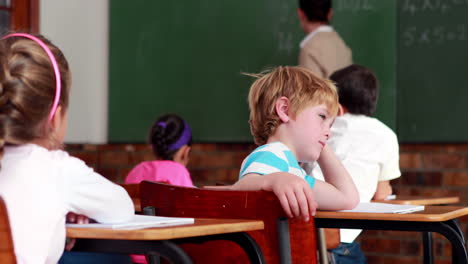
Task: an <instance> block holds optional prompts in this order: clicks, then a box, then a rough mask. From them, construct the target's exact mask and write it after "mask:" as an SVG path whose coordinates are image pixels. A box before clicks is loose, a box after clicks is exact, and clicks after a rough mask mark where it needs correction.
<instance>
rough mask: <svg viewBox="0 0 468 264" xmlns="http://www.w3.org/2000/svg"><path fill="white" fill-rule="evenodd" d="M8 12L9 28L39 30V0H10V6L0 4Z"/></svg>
mask: <svg viewBox="0 0 468 264" xmlns="http://www.w3.org/2000/svg"><path fill="white" fill-rule="evenodd" d="M0 10H5V11H7V12H9V13H10V30H15V31H18V30H19V31H25V32H29V33H38V32H39V0H11V3H10V6H9V7H6V6H0Z"/></svg>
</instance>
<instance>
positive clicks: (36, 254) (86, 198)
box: [0, 144, 134, 264]
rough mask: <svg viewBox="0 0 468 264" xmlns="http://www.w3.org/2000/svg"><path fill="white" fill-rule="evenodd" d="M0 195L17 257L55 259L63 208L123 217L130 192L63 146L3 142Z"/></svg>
mask: <svg viewBox="0 0 468 264" xmlns="http://www.w3.org/2000/svg"><path fill="white" fill-rule="evenodd" d="M4 151H5V152H4V156H3V158H2V159H1V160H0V165H1V167H0V195H1V196H2V197H3V199H4V200H5V202H6V206H7V211H8V216H9V219H10V226H11V230H12V233H13V243H14V247H15V253H16V258H17V261H18V263H28V264H30V263H41V264H43V263H54V264H55V263H57V262H58V260H59V258H60V256H61V255H62V253H63V250H64V244H65V218H66V214H67V213H68V212H74V213H76V214H82V215H86V216H88V217H89V218H92V219H95V220H96V221H98V222H106V223H114V222H125V221H128V220H129V219H130V218H131V217H132V216H133V214H134V208H133V203H132V200H131V198H130V197H129V196H128V194H127V192H126V191H125V190H124V189H123V188H122V187H120V186H118V185H116V184H114V183H112V182H110V181H109V180H107V179H105V178H104V177H102V176H101V175H99V174H97V173H96V172H94V171H93V169H92V168H90V167H88V166H87V165H86V164H85V163H84V162H83V161H81V160H79V159H77V158H74V157H71V156H69V155H68V153H66V152H65V151H61V150H55V151H49V150H47V149H45V148H43V147H40V146H38V145H34V144H26V145H22V146H17V147H11V146H7V147H5V148H4Z"/></svg>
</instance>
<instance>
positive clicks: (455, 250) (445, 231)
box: [437, 220, 468, 263]
mask: <svg viewBox="0 0 468 264" xmlns="http://www.w3.org/2000/svg"><path fill="white" fill-rule="evenodd" d="M456 227H459V226H458V225H457V224H456V223H455V222H454V220H449V221H447V222H444V223H441V228H440V231H437V232H439V233H440V234H442V235H444V236H445V237H446V238H447V239H448V240H449V241H450V242H451V243H452V263H468V254H467V252H466V248H465V240H464V239H463V235H462V233H460V232H461V231H460V229H459V228H458V229H457V228H456Z"/></svg>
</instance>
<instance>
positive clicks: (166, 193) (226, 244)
mask: <svg viewBox="0 0 468 264" xmlns="http://www.w3.org/2000/svg"><path fill="white" fill-rule="evenodd" d="M140 198H141V208H143V210H145V207H154V208H155V213H156V215H160V216H173V217H198V218H233V219H236V218H237V219H258V220H263V222H264V224H265V229H264V230H263V231H252V232H249V235H251V236H252V237H253V238H254V239H255V241H256V242H257V243H258V244H259V246H260V247H261V249H262V251H263V254H264V256H265V261H266V263H269V264H270V263H273V264H274V263H290V262H291V260H292V263H317V252H316V251H317V244H316V230H315V224H314V219H313V218H312V219H311V220H310V221H309V222H304V221H302V220H299V219H288V218H287V217H286V215H285V213H284V211H283V209H282V208H281V205H280V203H279V201H278V199H277V197H276V196H275V195H274V194H273V193H271V192H265V191H229V190H207V189H198V188H187V187H179V186H174V185H168V184H163V183H156V182H148V181H143V182H142V183H141V184H140ZM285 223H286V225H285ZM284 226H286V227H289V229H288V228H286V229H281V228H284ZM279 228H280V229H279ZM278 230H283V231H284V230H286V231H289V238H290V239H287V237H288V236H287V235H288V234H287V232H283V231H279V232H278ZM285 234H286V239H282V238H281V236H284V235H285ZM279 243H286V244H284V245H286V248H288V246H290V252H291V255H290V256H289V255H284V254H280V250H279V248H280V247H279ZM288 244H289V245H288ZM181 246H182V247H183V248H184V250H185V251H186V252H187V253H188V254H189V256H191V257H192V259H193V260H194V263H248V260H247V256H246V254H245V253H244V252H243V251H242V250H241V249H240V247H239V246H238V245H237V244H235V243H233V242H230V241H216V242H207V243H204V244H202V245H195V244H190V245H181ZM283 248H284V247H283Z"/></svg>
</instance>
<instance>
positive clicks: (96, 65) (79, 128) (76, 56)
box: [39, 0, 109, 143]
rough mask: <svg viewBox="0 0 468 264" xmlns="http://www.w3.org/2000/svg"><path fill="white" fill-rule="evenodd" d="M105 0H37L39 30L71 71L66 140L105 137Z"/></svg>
mask: <svg viewBox="0 0 468 264" xmlns="http://www.w3.org/2000/svg"><path fill="white" fill-rule="evenodd" d="M108 5H109V2H108V0H99V1H95V0H66V1H63V0H45V1H40V13H39V19H40V21H39V27H40V28H39V31H40V33H42V34H44V35H45V36H46V37H48V38H50V39H51V40H52V41H53V42H54V43H55V44H57V45H58V46H59V47H60V48H61V49H62V51H63V52H64V53H65V56H66V57H67V59H68V62H69V64H70V67H71V71H72V89H71V101H70V108H69V111H68V132H67V136H66V138H65V141H66V142H70V143H72V142H74V143H77V142H81V143H85V142H86V143H105V142H106V141H107V102H108V89H107V76H108V74H107V73H108V59H107V58H108V46H109V45H108V24H109V22H108V9H109V8H108Z"/></svg>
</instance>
